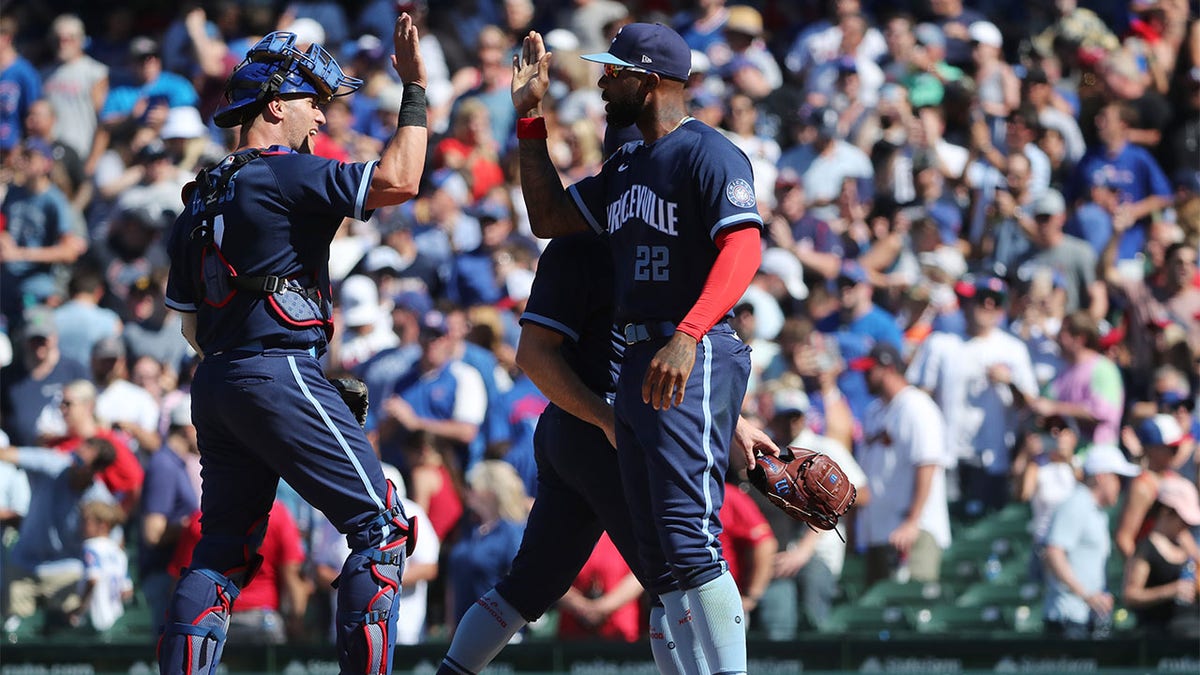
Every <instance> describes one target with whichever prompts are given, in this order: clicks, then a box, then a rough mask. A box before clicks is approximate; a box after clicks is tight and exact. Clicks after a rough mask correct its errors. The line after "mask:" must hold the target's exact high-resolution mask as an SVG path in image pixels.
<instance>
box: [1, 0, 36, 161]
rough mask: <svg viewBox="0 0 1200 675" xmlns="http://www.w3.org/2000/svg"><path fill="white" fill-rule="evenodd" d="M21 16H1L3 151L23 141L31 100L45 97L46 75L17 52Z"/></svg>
mask: <svg viewBox="0 0 1200 675" xmlns="http://www.w3.org/2000/svg"><path fill="white" fill-rule="evenodd" d="M16 37H17V20H16V19H15V18H14V17H13V16H12V15H11V14H8V15H6V16H3V17H0V153H2V152H5V151H8V150H12V149H13V148H15V147H17V144H18V143H20V142H21V136H22V134H21V122H22V120H24V119H25V115H26V114H27V113H28V112H29V104H31V103H33V102H34V101H36V100H37V99H39V98H41V97H42V78H40V77H38V73H37V70H35V69H34V67H33V64H31V63H30V62H29V61H27V60H25V58H24V57H22V56H21V55H20V54H18V53H17V48H16V45H15V44H14V43H13V41H14V40H15V39H16Z"/></svg>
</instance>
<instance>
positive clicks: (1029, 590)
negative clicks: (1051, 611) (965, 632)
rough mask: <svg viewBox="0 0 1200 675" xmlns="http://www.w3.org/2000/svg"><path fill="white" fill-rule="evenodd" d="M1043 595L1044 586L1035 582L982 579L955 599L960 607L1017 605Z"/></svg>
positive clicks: (1024, 603)
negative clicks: (1005, 581) (1002, 581)
mask: <svg viewBox="0 0 1200 675" xmlns="http://www.w3.org/2000/svg"><path fill="white" fill-rule="evenodd" d="M1041 596H1042V587H1041V586H1040V585H1038V584H1035V583H1033V582H1024V583H1017V584H1012V583H996V582H990V581H981V582H979V583H976V584H972V585H971V586H970V587H968V588H967V589H966V590H964V591H963V592H962V593H961V594H959V596H958V598H957V599H956V600H955V602H954V604H956V605H958V606H959V607H987V606H995V607H1016V606H1019V605H1027V604H1029V603H1031V602H1036V601H1037V600H1039V599H1040V598H1041Z"/></svg>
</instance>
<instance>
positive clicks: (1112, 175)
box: [1067, 101, 1174, 260]
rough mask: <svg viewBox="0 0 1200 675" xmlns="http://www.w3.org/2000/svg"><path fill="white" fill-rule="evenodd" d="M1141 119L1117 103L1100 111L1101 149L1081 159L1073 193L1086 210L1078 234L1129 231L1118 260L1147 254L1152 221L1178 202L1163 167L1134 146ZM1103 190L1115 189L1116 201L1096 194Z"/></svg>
mask: <svg viewBox="0 0 1200 675" xmlns="http://www.w3.org/2000/svg"><path fill="white" fill-rule="evenodd" d="M1137 119H1138V115H1137V110H1135V109H1134V107H1133V106H1132V105H1130V104H1129V103H1127V102H1123V101H1114V102H1112V103H1109V104H1107V105H1105V106H1104V107H1103V108H1101V109H1100V112H1099V114H1097V115H1096V131H1097V134H1098V136H1099V139H1100V145H1098V146H1096V147H1093V148H1091V149H1090V150H1088V152H1087V153H1086V154H1085V155H1084V156H1083V159H1081V160H1079V165H1078V166H1076V167H1075V175H1074V176H1073V178H1072V181H1071V183H1070V185H1069V186H1068V193H1067V198H1068V199H1069V200H1070V201H1071V202H1072V203H1079V204H1081V206H1082V208H1081V209H1080V210H1079V212H1078V214H1077V216H1076V221H1077V222H1076V224H1075V225H1073V227H1072V231H1080V232H1089V231H1092V230H1094V229H1100V230H1103V229H1107V230H1109V231H1112V230H1115V229H1122V230H1124V234H1122V235H1121V240H1120V242H1119V243H1118V245H1117V260H1128V259H1131V258H1133V257H1135V256H1136V255H1137V254H1139V253H1141V251H1142V248H1143V247H1144V246H1145V243H1146V228H1147V226H1148V225H1149V223H1150V217H1151V216H1152V214H1154V213H1155V212H1157V211H1162V210H1163V209H1166V208H1168V207H1169V206H1171V204H1172V203H1173V201H1174V199H1173V197H1172V192H1171V183H1170V181H1168V180H1167V176H1166V174H1164V173H1163V171H1162V168H1160V167H1159V166H1158V162H1157V161H1155V159H1154V157H1153V156H1152V155H1151V154H1150V153H1149V151H1147V150H1146V149H1145V148H1143V147H1141V146H1139V145H1135V144H1133V143H1131V142H1130V141H1129V130H1130V129H1131V128H1132V127H1133V125H1135V124H1137ZM1097 189H1100V190H1104V189H1112V190H1114V191H1115V192H1116V198H1115V199H1106V198H1105V197H1104V196H1103V195H1098V194H1096V192H1095V191H1096V190H1097ZM1089 205H1095V206H1098V207H1099V210H1097V209H1095V208H1090V206H1089ZM1105 216H1107V217H1108V218H1107V221H1106V219H1105ZM1114 221H1115V222H1114Z"/></svg>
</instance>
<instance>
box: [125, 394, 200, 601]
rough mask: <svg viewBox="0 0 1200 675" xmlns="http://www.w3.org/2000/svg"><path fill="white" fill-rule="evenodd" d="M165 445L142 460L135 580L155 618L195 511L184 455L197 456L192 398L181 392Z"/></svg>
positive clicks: (195, 498)
mask: <svg viewBox="0 0 1200 675" xmlns="http://www.w3.org/2000/svg"><path fill="white" fill-rule="evenodd" d="M170 422H171V423H170V426H169V427H168V430H167V441H166V445H165V447H164V448H162V449H161V450H159V451H158V452H155V453H152V454H151V455H150V457H149V459H147V460H146V478H145V481H144V482H143V485H144V486H145V489H144V490H143V492H142V528H141V543H140V545H139V546H138V570H139V574H138V580H139V581H138V584H139V587H140V588H141V590H142V596H143V597H145V599H146V603H147V604H148V605H149V606H150V616H152V617H154V621H156V622H157V621H158V620H159V619H160V618H161V617H163V616H166V612H167V605H168V603H170V601H171V591H172V589H173V586H174V579H173V577H172V576H171V574H170V572H169V571H168V565H169V564H170V562H171V558H172V555H173V554H174V553H175V547H176V545H177V544H178V542H179V536H180V534H181V533H182V532H183V531H185V530H186V529H187V528H188V526H189V524H190V523H191V520H192V518H196V517H199V509H200V498H199V497H198V496H197V495H196V491H195V490H194V489H192V482H191V478H189V476H188V470H187V463H186V460H187V459H188V458H190V457H198V456H199V455H200V448H199V446H198V445H197V443H196V427H195V426H193V425H192V401H191V397H190V396H185V397H183V399H182V400H181V401H180V402H178V403H177V404H176V405H175V407H174V408H173V409H172V410H171V414H170Z"/></svg>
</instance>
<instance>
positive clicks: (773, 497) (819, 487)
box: [747, 447, 858, 537]
mask: <svg viewBox="0 0 1200 675" xmlns="http://www.w3.org/2000/svg"><path fill="white" fill-rule="evenodd" d="M747 475H748V476H749V478H750V483H751V485H753V486H754V487H755V489H757V490H758V491H759V492H762V493H763V494H764V495H766V497H767V499H769V500H770V501H771V503H772V504H774V505H775V506H777V507H779V508H780V509H782V510H783V512H784V513H786V514H788V515H789V516H791V517H792V518H794V519H795V520H799V521H802V522H804V523H806V524H808V526H809V527H811V528H812V529H814V530H833V531H834V532H837V524H838V520H839V519H840V518H841V517H842V516H844V515H846V512H847V511H849V510H850V507H851V506H853V505H854V500H855V498H856V497H857V496H858V491H857V490H856V489H855V487H854V485H853V484H851V483H850V480H849V479H848V478H847V477H846V474H845V472H844V471H842V468H841V467H840V466H838V465H837V462H834V461H833V459H832V458H830V457H829V456H828V455H825V454H822V453H819V452H814V451H812V450H808V449H806V448H796V447H788V448H785V449H784V450H783V451H782V452H780V455H779V456H778V457H774V456H772V455H758V457H757V458H756V462H755V466H752V467H750V468H749V470H748V471H747ZM837 534H838V537H841V536H842V535H841V532H837Z"/></svg>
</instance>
